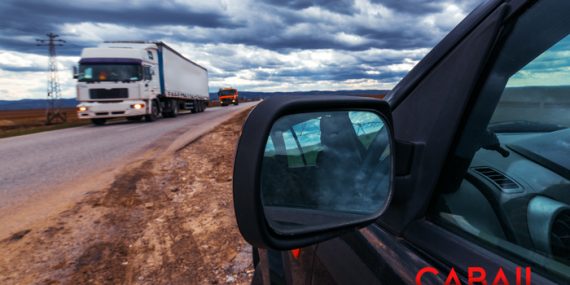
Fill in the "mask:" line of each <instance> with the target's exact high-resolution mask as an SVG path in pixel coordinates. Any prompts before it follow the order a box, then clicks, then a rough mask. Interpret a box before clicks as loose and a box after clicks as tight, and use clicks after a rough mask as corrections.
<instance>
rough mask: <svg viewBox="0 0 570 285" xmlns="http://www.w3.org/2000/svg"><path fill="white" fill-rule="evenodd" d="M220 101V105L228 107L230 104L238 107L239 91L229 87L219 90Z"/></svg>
mask: <svg viewBox="0 0 570 285" xmlns="http://www.w3.org/2000/svg"><path fill="white" fill-rule="evenodd" d="M218 100H219V101H220V105H222V106H227V105H229V104H234V105H238V104H239V101H238V91H237V89H235V88H231V87H227V88H220V90H218Z"/></svg>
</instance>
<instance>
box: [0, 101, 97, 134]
mask: <svg viewBox="0 0 570 285" xmlns="http://www.w3.org/2000/svg"><path fill="white" fill-rule="evenodd" d="M63 112H65V113H66V114H67V122H66V123H60V124H52V125H46V124H45V119H46V113H45V110H43V109H36V110H10V111H0V138H5V137H13V136H21V135H27V134H33V133H38V132H45V131H52V130H58V129H65V128H71V127H77V126H82V125H86V124H89V123H90V122H89V121H86V120H79V119H78V118H77V114H76V111H75V108H66V109H63Z"/></svg>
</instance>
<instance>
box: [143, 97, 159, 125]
mask: <svg viewBox="0 0 570 285" xmlns="http://www.w3.org/2000/svg"><path fill="white" fill-rule="evenodd" d="M159 112H160V110H158V104H157V102H156V101H152V105H151V107H150V114H148V115H145V116H144V119H145V121H147V122H154V121H156V120H157V119H158V116H159V114H160V113H159Z"/></svg>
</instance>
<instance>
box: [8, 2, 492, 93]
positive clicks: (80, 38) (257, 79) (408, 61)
mask: <svg viewBox="0 0 570 285" xmlns="http://www.w3.org/2000/svg"><path fill="white" fill-rule="evenodd" d="M481 1H482V0H461V1H451V0H435V1H421V0H355V1H349V0H312V1H306V0H288V1H287V0H285V1H279V0H263V1H251V0H240V1H238V0H231V1H230V0H207V1H178V0H167V1H150V0H140V1H122V2H119V1H109V0H103V1H83V0H78V1H65V0H52V1H40V0H5V1H2V2H0V53H2V54H4V55H11V56H9V59H7V58H5V57H4V58H0V74H1V75H2V77H0V83H2V84H8V85H10V84H12V85H13V84H14V83H13V82H14V81H13V80H12V81H11V82H6V81H7V80H8V79H6V78H17V77H18V73H20V75H21V76H23V75H24V74H25V75H26V76H31V77H34V74H36V77H34V78H35V79H34V78H30V79H29V80H37V81H39V83H38V84H39V85H43V86H45V82H44V81H42V80H44V79H45V74H42V73H43V72H42V70H44V68H46V66H47V57H46V54H47V49H46V48H45V47H42V46H37V45H36V44H35V43H36V42H35V39H37V38H45V34H46V33H48V32H54V33H57V34H60V35H61V38H62V39H65V40H66V41H67V43H66V45H65V46H64V47H61V48H58V55H61V64H60V66H61V69H62V75H61V77H62V80H64V81H65V82H64V87H66V88H68V89H66V91H64V94H65V95H66V96H73V87H72V86H73V82H72V79H71V78H69V77H70V75H69V74H70V73H69V72H68V71H69V69H70V68H71V66H72V65H73V64H74V62H76V61H77V59H78V56H79V53H80V51H81V49H82V48H83V47H88V46H95V45H97V44H98V43H100V42H102V41H106V40H148V41H164V42H166V43H168V44H170V45H171V46H173V47H175V48H176V49H178V50H180V51H181V52H182V53H183V54H185V55H186V56H188V57H189V58H191V59H193V60H195V61H197V62H198V63H200V64H202V65H205V66H206V67H208V69H209V71H210V88H211V90H215V89H217V88H218V87H220V86H225V85H233V86H236V87H238V88H241V89H247V90H252V91H276V90H313V89H321V90H327V89H355V88H356V89H358V88H362V89H386V88H391V87H392V86H393V85H394V84H395V83H396V82H397V81H398V80H399V79H400V78H401V77H402V76H404V75H405V73H406V72H407V71H409V69H411V68H412V67H413V66H414V65H415V64H416V63H417V61H419V60H420V59H421V58H422V57H423V56H424V55H425V54H426V53H427V52H428V51H429V49H430V48H431V47H433V46H434V45H435V44H436V43H437V42H438V41H439V40H440V39H441V38H442V37H443V36H444V35H445V34H446V33H447V32H449V30H451V29H452V28H453V26H455V25H456V24H457V23H458V22H459V21H460V20H461V19H462V18H464V17H465V16H466V15H467V13H469V12H470V11H471V10H472V9H473V8H475V7H476V6H477V5H478V4H479V3H480V2H481ZM64 71H65V72H64ZM18 82H21V81H18ZM39 85H38V86H39ZM15 88H16V89H17V88H18V87H17V86H15ZM22 88H23V87H22ZM36 89H37V88H36ZM10 90H11V88H10ZM34 90H35V89H34ZM26 92H28V93H30V94H28V93H26ZM17 93H18V94H25V95H17V96H16V95H14V94H16V92H14V93H13V94H12V95H11V96H8V97H10V98H12V99H13V98H18V96H24V97H41V96H42V95H41V94H35V93H34V94H32V91H29V90H20V91H17ZM4 96H6V95H3V97H4ZM0 99H2V98H0Z"/></svg>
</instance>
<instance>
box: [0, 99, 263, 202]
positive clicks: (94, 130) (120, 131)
mask: <svg viewBox="0 0 570 285" xmlns="http://www.w3.org/2000/svg"><path fill="white" fill-rule="evenodd" d="M253 104H255V103H243V104H240V105H238V106H228V107H223V108H220V107H218V108H208V109H206V111H205V112H203V113H198V114H183V115H180V116H178V117H177V118H168V119H160V120H158V121H155V122H153V123H145V122H111V123H109V124H108V125H105V126H101V127H95V126H91V125H89V126H83V127H77V128H69V129H63V130H57V131H50V132H43V133H37V134H31V135H24V136H19V137H11V138H4V139H0V210H2V209H5V208H10V207H13V206H17V205H18V204H19V203H22V202H23V201H25V200H26V199H27V198H29V197H32V196H35V197H36V198H38V197H41V195H43V194H44V193H45V192H46V191H50V190H51V189H56V188H57V187H58V185H60V184H63V183H68V184H69V182H75V183H77V184H78V185H79V184H81V183H82V181H84V180H85V179H84V178H86V177H88V176H89V175H91V174H93V173H96V172H97V171H98V170H100V169H102V168H105V167H107V168H109V167H114V166H117V167H118V166H120V165H123V164H124V163H126V162H128V161H130V160H132V159H136V158H137V156H139V155H140V154H142V153H144V152H145V151H146V150H148V149H150V148H153V147H155V148H156V147H164V148H166V147H168V142H170V141H174V140H175V139H176V138H177V137H178V136H181V135H184V134H186V135H187V134H189V133H192V131H194V130H195V131H202V132H203V130H204V129H205V128H208V127H210V128H211V127H212V126H215V125H218V124H219V123H221V122H222V121H224V120H227V119H228V118H230V117H231V116H233V115H234V114H236V113H237V112H238V111H240V110H243V109H244V108H247V107H250V106H252V105H253ZM165 141H166V144H165ZM159 142H162V143H159Z"/></svg>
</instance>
